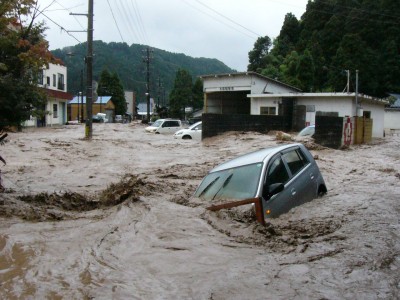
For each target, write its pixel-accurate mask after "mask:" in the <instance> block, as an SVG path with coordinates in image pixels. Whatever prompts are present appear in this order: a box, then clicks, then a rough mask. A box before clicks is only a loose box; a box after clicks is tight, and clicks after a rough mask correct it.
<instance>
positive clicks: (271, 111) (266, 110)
mask: <svg viewBox="0 0 400 300" xmlns="http://www.w3.org/2000/svg"><path fill="white" fill-rule="evenodd" d="M260 115H273V116H275V115H276V107H275V106H269V107H267V106H262V107H260Z"/></svg>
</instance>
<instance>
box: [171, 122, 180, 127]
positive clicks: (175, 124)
mask: <svg viewBox="0 0 400 300" xmlns="http://www.w3.org/2000/svg"><path fill="white" fill-rule="evenodd" d="M171 127H179V122H178V121H171Z"/></svg>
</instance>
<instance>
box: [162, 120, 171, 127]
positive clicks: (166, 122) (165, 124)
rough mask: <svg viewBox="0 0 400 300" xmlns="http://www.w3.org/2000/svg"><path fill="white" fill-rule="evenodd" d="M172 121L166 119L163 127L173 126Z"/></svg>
mask: <svg viewBox="0 0 400 300" xmlns="http://www.w3.org/2000/svg"><path fill="white" fill-rule="evenodd" d="M170 123H171V122H170V121H165V122H164V124H162V127H171V124H170Z"/></svg>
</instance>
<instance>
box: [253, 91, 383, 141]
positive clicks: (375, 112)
mask: <svg viewBox="0 0 400 300" xmlns="http://www.w3.org/2000/svg"><path fill="white" fill-rule="evenodd" d="M248 98H250V101H251V114H252V115H260V114H268V113H263V112H268V111H269V112H273V113H272V114H275V115H278V114H279V112H280V111H279V109H280V105H281V104H282V101H283V100H284V99H291V100H292V101H293V102H295V104H296V106H298V107H299V106H303V107H304V109H303V110H302V111H300V112H298V113H299V114H303V115H304V117H303V118H304V121H305V125H306V126H307V125H314V124H315V116H316V114H317V112H320V113H337V116H338V117H353V116H359V117H362V116H364V117H366V118H368V119H373V127H372V136H373V137H383V134H384V121H385V105H387V104H388V103H387V101H385V100H382V99H378V98H373V97H370V96H367V95H363V94H359V95H358V97H357V100H356V95H355V93H295V94H293V93H291V94H280V95H276V94H275V95H265V94H258V95H255V94H252V95H248ZM357 104H358V111H357V110H356V107H357Z"/></svg>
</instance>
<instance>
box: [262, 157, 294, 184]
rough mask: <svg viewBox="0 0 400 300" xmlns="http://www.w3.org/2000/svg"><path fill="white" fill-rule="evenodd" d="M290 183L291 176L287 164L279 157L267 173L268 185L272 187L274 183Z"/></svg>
mask: <svg viewBox="0 0 400 300" xmlns="http://www.w3.org/2000/svg"><path fill="white" fill-rule="evenodd" d="M288 181H289V174H288V171H287V170H286V167H285V164H284V163H283V161H282V158H281V157H280V156H279V157H277V158H276V159H275V160H274V161H273V162H272V163H271V164H270V166H269V168H268V173H267V184H268V185H271V184H274V183H283V184H285V183H286V182H288Z"/></svg>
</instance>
